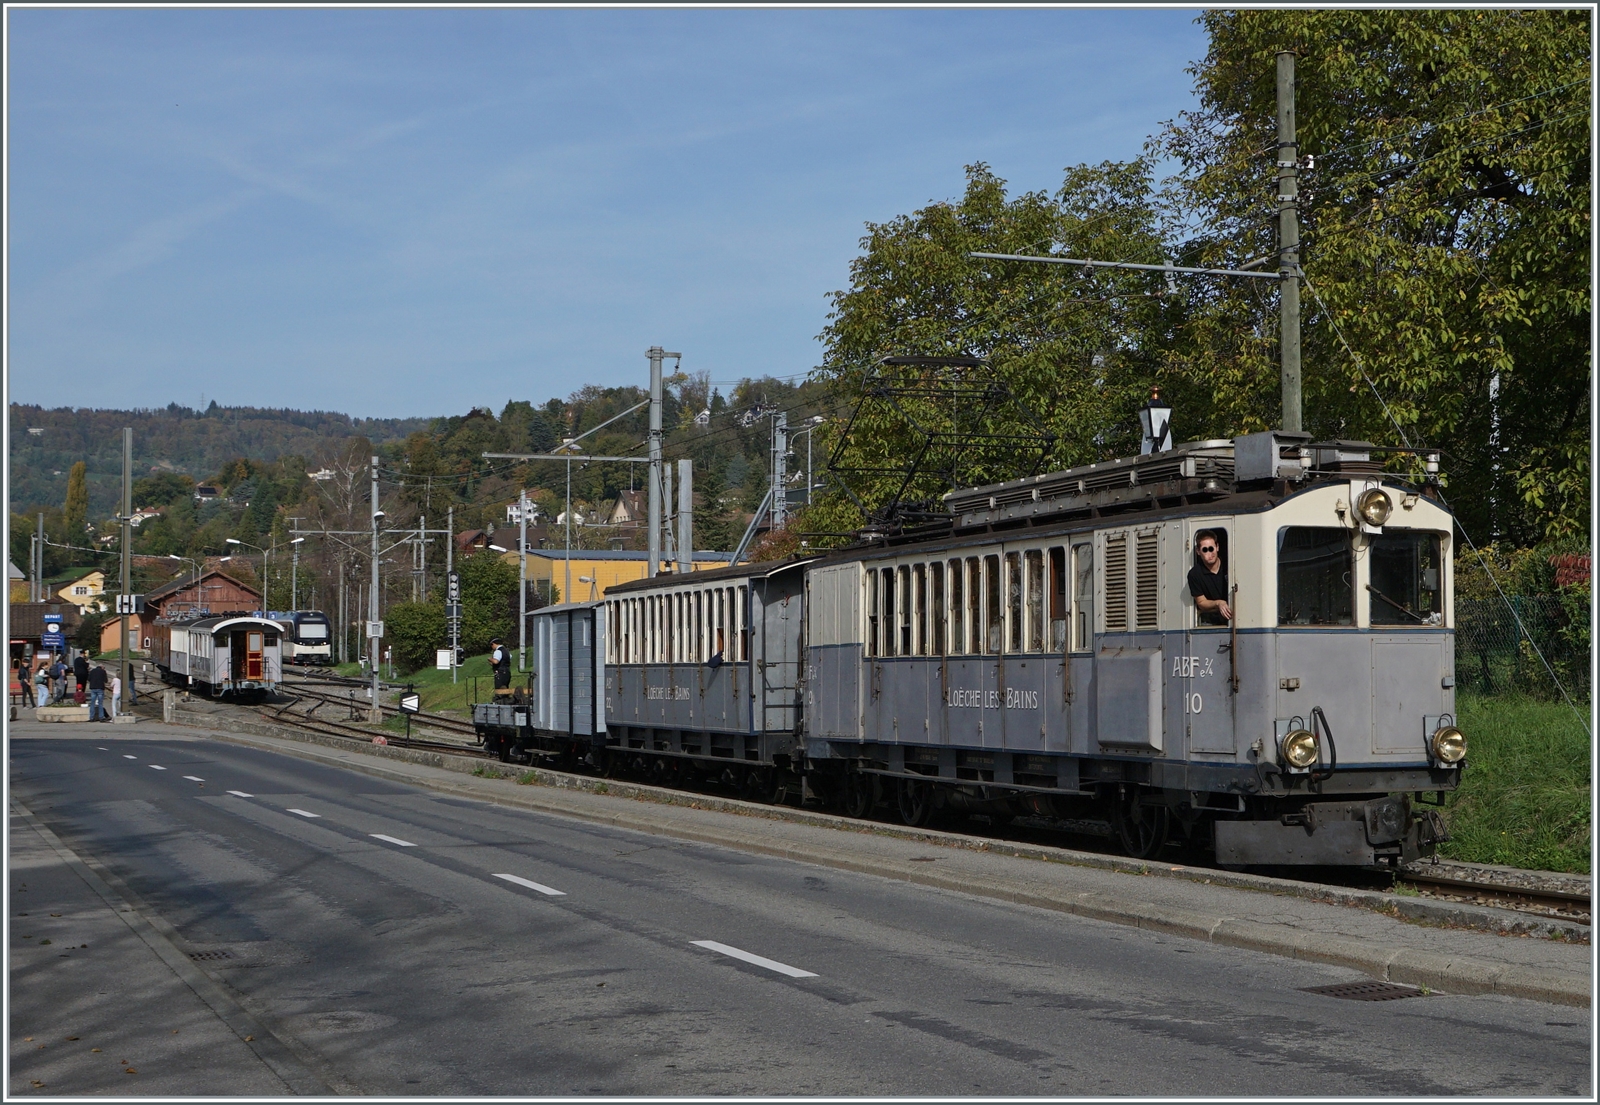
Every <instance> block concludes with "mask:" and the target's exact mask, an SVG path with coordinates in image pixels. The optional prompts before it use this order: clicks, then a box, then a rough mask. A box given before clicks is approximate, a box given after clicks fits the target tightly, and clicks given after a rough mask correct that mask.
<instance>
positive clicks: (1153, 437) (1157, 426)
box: [1139, 387, 1172, 454]
mask: <svg viewBox="0 0 1600 1105" xmlns="http://www.w3.org/2000/svg"><path fill="white" fill-rule="evenodd" d="M1139 426H1140V428H1141V429H1143V430H1144V441H1143V443H1142V444H1141V445H1140V446H1139V452H1140V453H1141V454H1143V453H1164V452H1166V451H1167V450H1168V449H1170V448H1172V404H1171V403H1165V402H1162V399H1161V389H1160V388H1159V387H1152V388H1151V389H1150V398H1149V400H1148V401H1147V402H1146V403H1145V405H1144V406H1142V407H1140V408H1139Z"/></svg>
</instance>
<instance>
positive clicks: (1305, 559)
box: [1278, 526, 1355, 625]
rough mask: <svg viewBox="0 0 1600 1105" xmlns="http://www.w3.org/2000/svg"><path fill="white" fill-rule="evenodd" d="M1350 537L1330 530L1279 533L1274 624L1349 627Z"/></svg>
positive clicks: (1351, 601) (1295, 529)
mask: <svg viewBox="0 0 1600 1105" xmlns="http://www.w3.org/2000/svg"><path fill="white" fill-rule="evenodd" d="M1352 578H1353V573H1352V568H1351V563H1350V533H1349V531H1348V530H1345V529H1340V528H1336V527H1332V526H1285V527H1283V528H1282V529H1280V530H1279V531H1278V624H1279V625H1354V624H1355V618H1354V609H1355V601H1354V589H1353V587H1352V586H1351V579H1352Z"/></svg>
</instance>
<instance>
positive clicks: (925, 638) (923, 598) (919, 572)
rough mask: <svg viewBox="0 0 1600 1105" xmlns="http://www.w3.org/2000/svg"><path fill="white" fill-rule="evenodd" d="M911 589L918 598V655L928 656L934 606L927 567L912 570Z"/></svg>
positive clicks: (917, 566) (915, 567) (916, 566)
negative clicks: (930, 623) (929, 616)
mask: <svg viewBox="0 0 1600 1105" xmlns="http://www.w3.org/2000/svg"><path fill="white" fill-rule="evenodd" d="M911 589H912V591H914V592H915V593H916V596H917V629H916V633H917V655H918V656H926V655H928V642H929V641H930V640H932V636H931V635H930V634H929V633H928V611H929V609H930V608H931V606H932V604H931V603H929V601H928V569H927V566H926V565H923V564H917V565H914V566H913V567H912V569H911Z"/></svg>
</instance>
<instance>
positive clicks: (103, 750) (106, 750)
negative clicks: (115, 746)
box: [95, 744, 111, 752]
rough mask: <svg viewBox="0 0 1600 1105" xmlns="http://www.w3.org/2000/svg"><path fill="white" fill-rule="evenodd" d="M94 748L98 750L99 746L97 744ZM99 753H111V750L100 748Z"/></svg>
mask: <svg viewBox="0 0 1600 1105" xmlns="http://www.w3.org/2000/svg"><path fill="white" fill-rule="evenodd" d="M95 747H96V748H100V746H99V745H98V744H97V745H95ZM100 751H102V752H110V751H111V749H109V748H100Z"/></svg>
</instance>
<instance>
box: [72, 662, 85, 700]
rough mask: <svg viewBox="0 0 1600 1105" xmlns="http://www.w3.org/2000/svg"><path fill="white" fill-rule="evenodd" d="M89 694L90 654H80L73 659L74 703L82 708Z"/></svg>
mask: <svg viewBox="0 0 1600 1105" xmlns="http://www.w3.org/2000/svg"><path fill="white" fill-rule="evenodd" d="M88 694H89V654H88V653H86V652H80V653H78V655H76V656H74V657H73V658H72V701H74V702H76V703H77V704H78V705H79V706H82V705H83V703H84V700H85V699H86V698H87V697H88Z"/></svg>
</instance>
